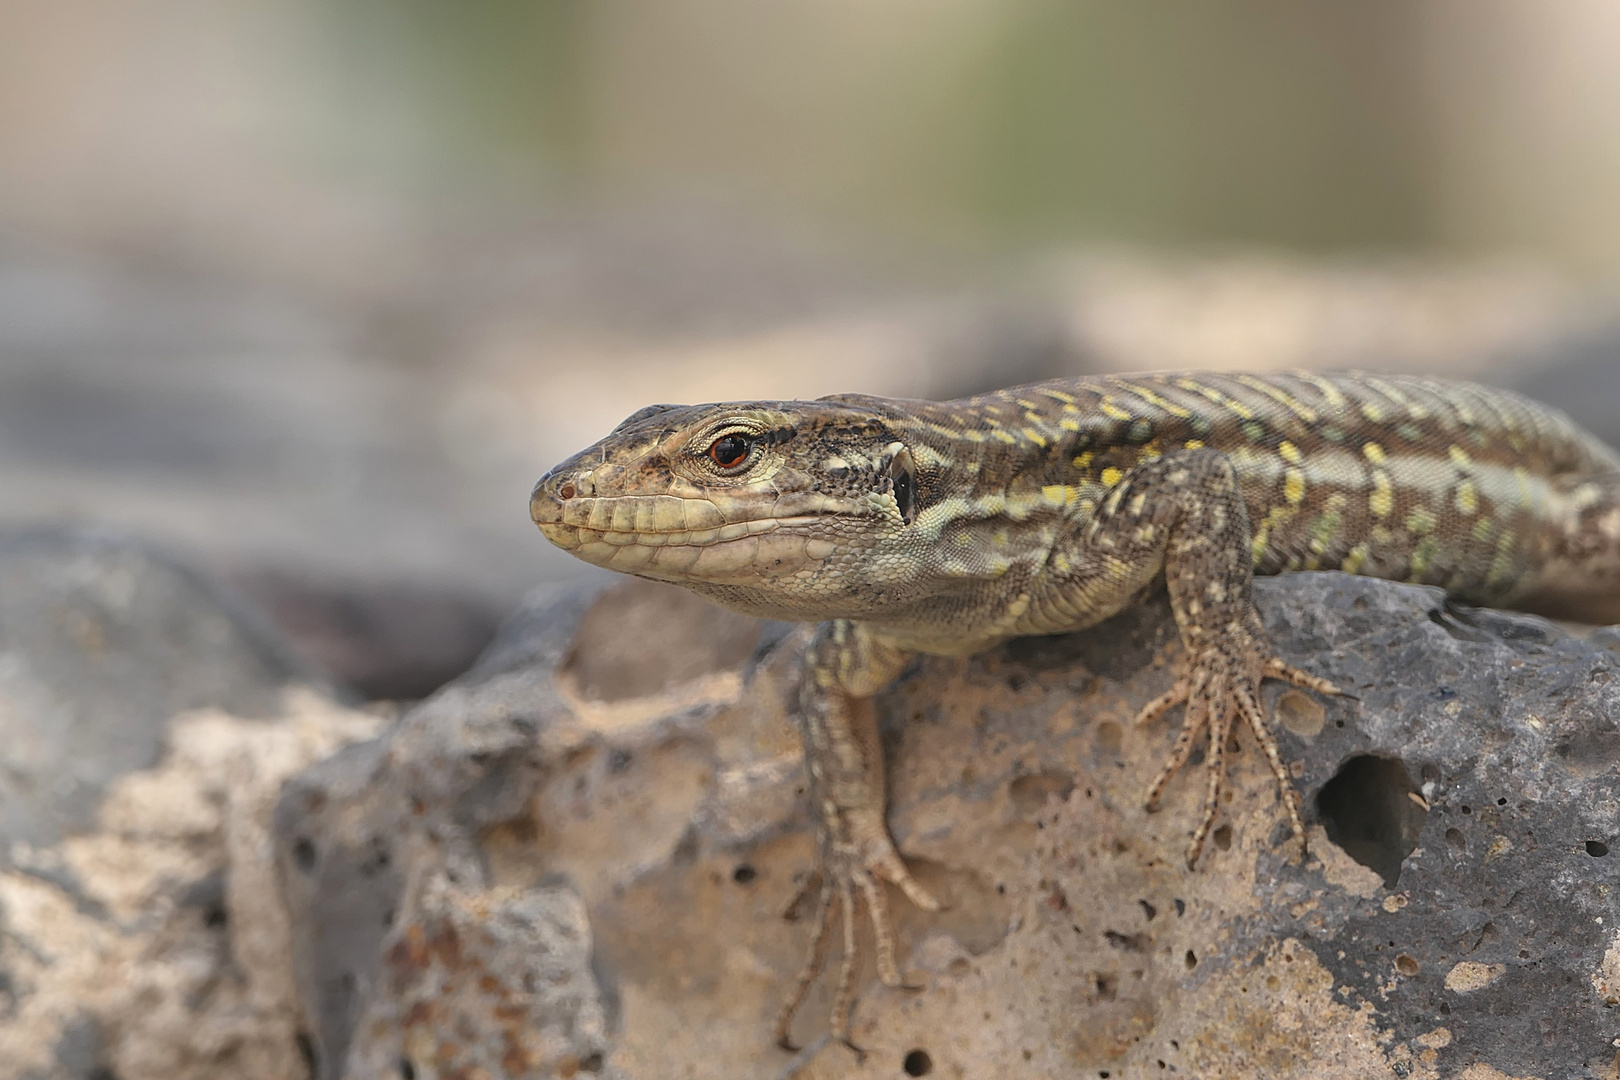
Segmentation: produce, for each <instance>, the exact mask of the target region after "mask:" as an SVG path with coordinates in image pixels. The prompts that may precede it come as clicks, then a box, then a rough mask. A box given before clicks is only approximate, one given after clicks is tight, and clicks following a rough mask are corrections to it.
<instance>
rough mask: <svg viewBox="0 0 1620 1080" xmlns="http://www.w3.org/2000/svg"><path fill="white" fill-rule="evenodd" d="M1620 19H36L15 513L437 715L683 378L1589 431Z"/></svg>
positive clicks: (8, 252)
mask: <svg viewBox="0 0 1620 1080" xmlns="http://www.w3.org/2000/svg"><path fill="white" fill-rule="evenodd" d="M1615 21H1616V16H1615V15H1614V13H1613V11H1612V10H1611V9H1610V8H1609V7H1608V6H1606V5H1602V4H1598V3H1595V2H1593V3H1575V4H1568V5H1560V6H1558V7H1557V8H1546V7H1538V8H1526V7H1524V6H1520V5H1513V4H1491V5H1486V6H1484V7H1477V6H1476V7H1474V8H1472V9H1470V10H1469V11H1468V12H1467V14H1466V15H1464V14H1462V13H1460V12H1451V11H1447V10H1442V9H1438V8H1423V9H1412V8H1410V7H1408V6H1406V5H1399V4H1395V3H1386V2H1380V3H1371V4H1363V5H1356V6H1355V7H1354V8H1348V9H1322V10H1317V9H1301V8H1298V7H1297V6H1292V5H1285V4H1280V3H1275V2H1257V3H1251V4H1243V5H1239V6H1236V7H1228V8H1222V9H1217V10H1211V11H1200V12H1183V13H1180V14H1179V15H1178V16H1176V17H1174V18H1167V17H1164V16H1163V15H1161V14H1155V13H1152V12H1149V11H1144V10H1137V9H1116V8H1112V7H1109V6H1105V5H1094V4H1069V3H1061V2H1058V0H1027V2H1023V3H1019V4H1014V5H1003V4H992V3H989V2H987V0H950V2H948V3H946V4H943V5H940V4H932V3H931V4H928V5H926V6H925V5H923V4H921V3H919V2H917V0H909V2H905V3H901V4H900V5H898V6H892V7H888V8H885V9H884V10H883V11H882V12H873V11H869V10H866V9H864V8H861V7H858V6H851V5H847V4H842V3H835V4H827V3H812V2H808V0H800V2H793V3H787V4H780V5H773V6H772V7H771V8H770V9H768V10H762V9H759V8H757V7H756V6H754V5H751V4H747V3H744V2H742V0H705V2H703V3H698V4H692V5H683V6H682V7H681V8H679V9H671V8H668V7H666V6H664V5H659V4H653V3H647V2H644V0H633V2H631V3H629V4H622V5H615V6H612V7H602V6H600V5H592V4H586V3H582V2H579V0H557V2H547V3H539V2H536V0H477V2H474V3H470V4H462V5H456V6H455V7H454V8H448V9H447V8H441V7H439V6H435V5H430V4H423V3H407V4H403V5H380V4H372V3H363V2H362V3H346V4H335V5H317V4H307V3H295V4H280V3H271V2H269V0H226V2H223V3H209V4H202V3H198V2H197V0H154V2H143V3H140V4H137V3H134V2H133V0H82V2H78V3H74V4H71V5H60V4H49V3H44V2H42V0H24V2H23V3H20V4H13V5H10V6H8V7H7V8H6V9H5V11H4V13H3V14H0V26H3V29H4V33H3V34H0V507H3V510H0V516H3V517H4V519H5V520H7V521H10V522H37V521H71V522H81V523H100V524H113V525H116V526H119V527H122V528H127V529H129V530H131V531H133V532H135V533H138V534H141V535H145V536H148V537H150V538H152V539H154V540H157V541H160V542H162V543H164V544H167V545H172V546H173V547H174V548H175V549H176V550H178V551H181V552H184V553H186V554H187V555H188V557H192V558H195V559H196V560H197V561H198V562H199V563H200V564H201V565H204V566H206V567H208V568H210V569H211V570H213V571H215V572H217V573H219V574H221V575H223V576H225V577H227V578H230V579H232V580H235V581H237V582H241V583H245V584H246V585H248V586H249V588H250V591H251V592H253V593H254V595H255V596H257V597H258V598H259V599H260V600H262V601H263V602H264V603H265V605H266V607H267V608H268V610H269V611H270V612H271V614H272V616H273V617H275V618H276V619H277V621H278V622H279V623H280V625H281V626H282V628H283V629H285V630H286V631H288V632H289V633H291V634H292V635H293V637H294V639H295V641H296V643H297V644H298V645H299V647H300V648H301V649H302V650H303V652H304V654H305V655H306V656H307V657H308V658H310V659H311V660H313V661H315V662H317V663H319V664H321V665H323V666H324V667H326V668H327V669H328V670H329V671H331V672H333V673H334V674H335V675H336V676H337V677H339V678H341V679H344V680H347V681H349V682H350V683H353V684H355V685H358V686H361V687H362V688H363V689H365V691H366V692H367V693H375V694H379V695H386V696H404V697H409V696H416V695H418V694H420V693H421V692H423V690H424V688H426V687H429V686H431V685H433V684H436V683H437V682H438V681H442V679H443V678H445V677H447V676H448V675H449V674H452V673H453V672H454V671H456V670H459V669H460V668H463V667H465V666H466V664H467V663H468V662H469V661H470V659H471V657H472V655H473V654H474V653H475V652H476V642H478V641H482V640H484V639H486V638H487V635H488V633H489V632H490V629H491V627H492V626H493V624H494V621H495V619H496V618H497V617H498V615H499V613H500V612H502V611H504V610H505V609H506V607H507V606H508V605H509V604H510V602H511V600H512V598H513V597H515V596H518V595H520V594H521V593H522V592H523V591H524V589H526V588H528V587H530V586H532V585H534V584H536V583H539V582H543V581H546V580H551V579H557V578H562V577H570V576H574V575H577V574H579V573H582V572H583V571H582V569H581V568H580V567H579V566H578V565H576V564H571V563H570V562H569V561H568V560H567V559H566V557H565V556H562V555H560V554H559V553H557V552H554V551H552V550H551V549H550V548H549V546H548V545H546V544H544V543H542V542H541V541H540V540H539V538H538V537H536V536H535V535H534V532H533V529H532V527H531V526H530V525H529V523H528V521H527V520H526V516H525V513H524V510H523V506H524V501H525V495H526V492H527V490H528V487H529V485H530V484H531V483H532V481H533V480H534V478H535V477H536V476H537V475H538V474H539V473H540V472H542V471H543V470H544V469H545V468H546V467H547V466H548V465H550V464H552V463H553V462H555V461H556V460H558V459H560V458H561V457H563V456H564V455H566V454H567V453H569V452H571V451H572V450H574V449H577V447H578V446H579V445H581V444H583V443H585V442H587V441H589V440H591V439H594V438H596V437H597V436H599V435H600V434H601V433H602V432H603V431H604V430H606V429H607V428H608V427H610V426H611V425H612V424H614V423H615V422H617V420H619V419H620V418H622V417H623V416H624V415H626V414H628V413H629V412H630V411H632V410H633V409H635V408H637V407H639V406H640V405H643V404H645V403H647V402H649V401H660V400H670V401H691V400H700V399H717V398H750V397H788V396H810V395H817V394H823V393H830V392H836V391H850V390H860V391H868V392H874V393H884V394H898V395H918V396H937V395H953V394H959V393H966V392H971V391H974V390H978V389H983V388H986V387H990V386H997V385H1005V384H1009V383H1014V382H1020V381H1029V380H1034V379H1039V378H1043V377H1049V376H1055V375H1063V374H1073V373H1078V372H1083V371H1099V370H1130V369H1141V368H1166V367H1275V366H1297V365H1306V366H1313V367H1340V366H1349V365H1358V366H1380V367H1392V368H1404V367H1414V368H1423V369H1431V370H1437V371H1442V372H1446V373H1453V374H1465V375H1476V376H1480V377H1484V378H1492V379H1497V380H1501V381H1507V382H1510V383H1513V384H1515V385H1520V386H1530V387H1531V389H1532V390H1533V391H1534V392H1537V393H1539V394H1542V395H1543V396H1547V397H1550V398H1553V399H1554V403H1555V404H1566V405H1573V406H1574V407H1575V408H1576V409H1577V412H1582V410H1585V412H1583V413H1582V415H1585V416H1587V417H1588V418H1589V419H1591V418H1595V419H1594V420H1593V422H1601V421H1602V419H1603V417H1604V416H1606V415H1609V414H1611V413H1613V411H1614V410H1613V409H1612V408H1608V407H1595V406H1593V405H1592V404H1591V402H1593V401H1602V402H1605V403H1607V402H1613V401H1615V400H1617V398H1620V387H1616V386H1615V385H1614V384H1613V380H1614V378H1615V377H1614V376H1613V375H1611V374H1609V369H1610V368H1611V367H1613V366H1614V365H1613V364H1611V363H1610V360H1611V357H1613V355H1614V350H1613V349H1612V348H1610V345H1611V344H1612V341H1611V340H1610V339H1608V338H1604V337H1602V336H1601V335H1600V334H1598V332H1597V330H1595V329H1594V328H1598V327H1602V326H1612V325H1613V319H1614V317H1615V316H1614V314H1613V313H1614V310H1615V302H1616V301H1615V296H1616V290H1615V287H1614V282H1615V275H1616V273H1617V272H1620V212H1617V211H1616V210H1615V204H1614V201H1613V200H1612V199H1611V198H1610V197H1609V193H1610V192H1612V191H1613V190H1614V188H1615V185H1616V182H1617V181H1620V161H1617V159H1615V158H1614V156H1613V154H1612V153H1610V152H1609V150H1608V149H1607V148H1608V147H1611V146H1612V145H1613V144H1614V136H1615V134H1616V131H1615V129H1616V127H1617V126H1620V76H1616V75H1615V74H1614V72H1616V71H1620V55H1616V54H1617V53H1620V34H1617V33H1614V32H1613V31H1614V30H1615V29H1616V27H1615V26H1614V23H1615ZM1566 342H1568V343H1570V344H1569V345H1567V346H1566V345H1565V344H1564V343H1566ZM1582 358H1585V359H1582ZM1571 365H1573V367H1571ZM1583 365H1584V366H1583ZM1543 368H1554V369H1557V370H1558V371H1560V372H1566V373H1564V374H1560V375H1558V376H1557V377H1556V378H1547V379H1543V378H1541V377H1540V376H1539V375H1537V374H1535V373H1536V372H1538V371H1540V370H1541V369H1543ZM1560 388H1567V390H1566V389H1560ZM1562 396H1568V397H1569V399H1570V400H1569V401H1564V400H1562V399H1561V397H1562ZM406 597H408V598H409V599H408V601H407V600H406V599H405V598H406ZM407 609H408V610H409V611H410V612H412V613H414V614H412V615H409V616H407V615H406V614H404V612H405V611H406V610H407ZM412 619H415V620H417V625H416V626H414V627H408V628H407V627H404V626H403V625H402V623H403V622H405V621H410V620H412Z"/></svg>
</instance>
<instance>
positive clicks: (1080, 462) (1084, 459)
mask: <svg viewBox="0 0 1620 1080" xmlns="http://www.w3.org/2000/svg"><path fill="white" fill-rule="evenodd" d="M1095 456H1096V454H1095V452H1094V451H1091V450H1087V451H1086V452H1085V453H1083V454H1076V455H1075V458H1074V467H1075V468H1077V469H1089V468H1091V459H1092V458H1093V457H1095Z"/></svg>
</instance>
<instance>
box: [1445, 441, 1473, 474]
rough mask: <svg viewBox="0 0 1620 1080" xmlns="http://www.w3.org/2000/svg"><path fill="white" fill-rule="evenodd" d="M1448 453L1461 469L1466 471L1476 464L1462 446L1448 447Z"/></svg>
mask: <svg viewBox="0 0 1620 1080" xmlns="http://www.w3.org/2000/svg"><path fill="white" fill-rule="evenodd" d="M1446 453H1448V454H1450V455H1451V460H1452V461H1454V462H1455V463H1456V465H1457V468H1459V469H1466V468H1468V466H1470V465H1472V464H1473V463H1474V459H1473V458H1471V457H1469V456H1468V451H1466V450H1464V449H1463V448H1462V447H1460V446H1457V445H1452V446H1448V447H1446Z"/></svg>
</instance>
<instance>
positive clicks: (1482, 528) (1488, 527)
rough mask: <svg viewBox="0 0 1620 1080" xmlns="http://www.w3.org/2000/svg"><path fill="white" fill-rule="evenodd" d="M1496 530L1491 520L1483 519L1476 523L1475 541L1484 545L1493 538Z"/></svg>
mask: <svg viewBox="0 0 1620 1080" xmlns="http://www.w3.org/2000/svg"><path fill="white" fill-rule="evenodd" d="M1495 530H1496V525H1495V524H1494V523H1493V522H1492V521H1491V519H1490V518H1488V517H1482V518H1480V519H1479V520H1478V521H1476V522H1474V539H1475V540H1478V541H1479V542H1480V543H1482V544H1483V543H1485V542H1486V541H1487V540H1489V539H1490V538H1491V533H1492V532H1494V531H1495Z"/></svg>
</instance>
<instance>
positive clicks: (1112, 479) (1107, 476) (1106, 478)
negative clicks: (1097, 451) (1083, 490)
mask: <svg viewBox="0 0 1620 1080" xmlns="http://www.w3.org/2000/svg"><path fill="white" fill-rule="evenodd" d="M1124 475H1125V474H1124V473H1122V472H1120V471H1119V470H1118V469H1116V468H1114V467H1113V466H1112V465H1110V466H1109V467H1108V468H1106V469H1104V470H1103V471H1102V482H1103V483H1105V484H1107V485H1108V486H1109V487H1113V486H1114V485H1115V484H1117V483H1119V481H1120V479H1121V478H1122V477H1123V476H1124Z"/></svg>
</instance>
